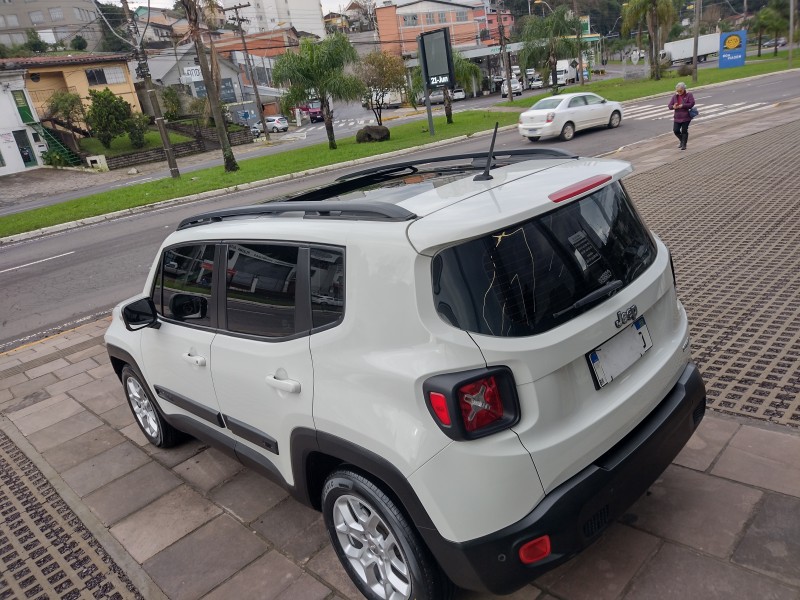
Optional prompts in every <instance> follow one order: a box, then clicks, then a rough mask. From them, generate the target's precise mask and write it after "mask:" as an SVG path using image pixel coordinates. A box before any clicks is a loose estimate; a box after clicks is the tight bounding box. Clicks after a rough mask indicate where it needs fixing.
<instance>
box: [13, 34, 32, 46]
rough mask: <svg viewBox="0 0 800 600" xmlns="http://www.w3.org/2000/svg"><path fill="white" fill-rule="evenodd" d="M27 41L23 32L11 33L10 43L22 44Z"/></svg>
mask: <svg viewBox="0 0 800 600" xmlns="http://www.w3.org/2000/svg"><path fill="white" fill-rule="evenodd" d="M27 41H28V40H27V39H26V38H25V34H24V33H12V34H11V44H12V45H17V46H21V45H22V44H24V43H25V42H27Z"/></svg>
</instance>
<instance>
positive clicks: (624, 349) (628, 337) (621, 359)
mask: <svg viewBox="0 0 800 600" xmlns="http://www.w3.org/2000/svg"><path fill="white" fill-rule="evenodd" d="M652 347H653V340H652V339H651V338H650V331H649V330H648V329H647V323H645V320H644V317H639V318H638V319H636V321H634V322H633V323H632V324H631V325H629V326H628V327H626V328H625V329H623V330H622V331H620V332H619V333H618V334H617V335H615V336H614V337H613V338H611V339H610V340H608V341H607V342H606V343H605V344H603V345H602V346H598V347H597V348H595V349H594V350H592V351H591V352H590V353H589V354H588V355H587V356H588V358H589V364H590V365H592V369H593V370H594V374H595V377H596V378H597V383H598V384H599V386H600V387H603V386H605V385H606V384H608V383H610V382H611V381H613V380H614V378H615V377H618V376H619V375H621V374H622V373H623V372H624V371H625V370H626V369H627V368H628V367H630V366H631V365H632V364H633V363H635V362H636V361H637V360H639V359H640V358H641V357H642V356H643V355H644V353H645V352H647V351H648V350H649V349H650V348H652Z"/></svg>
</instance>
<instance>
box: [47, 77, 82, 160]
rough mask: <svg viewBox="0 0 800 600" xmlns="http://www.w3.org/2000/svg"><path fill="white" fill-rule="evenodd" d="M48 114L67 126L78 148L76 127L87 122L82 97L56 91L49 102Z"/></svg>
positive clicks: (63, 91) (65, 91)
mask: <svg viewBox="0 0 800 600" xmlns="http://www.w3.org/2000/svg"><path fill="white" fill-rule="evenodd" d="M47 114H48V116H50V117H54V118H56V119H61V120H62V121H64V122H65V123H66V124H67V127H68V128H69V130H70V133H71V134H72V141H73V142H75V147H76V148H77V147H78V140H77V139H76V137H75V131H74V127H75V125H76V124H78V123H81V122H83V121H84V120H85V116H84V114H83V101H82V100H81V97H80V95H78V94H74V93H72V92H68V91H67V90H56V91H55V92H53V95H52V96H50V99H49V100H48V101H47Z"/></svg>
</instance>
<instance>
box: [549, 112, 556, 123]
mask: <svg viewBox="0 0 800 600" xmlns="http://www.w3.org/2000/svg"><path fill="white" fill-rule="evenodd" d="M555 118H556V113H554V112H551V113H547V122H548V123H552V122H553V119H555Z"/></svg>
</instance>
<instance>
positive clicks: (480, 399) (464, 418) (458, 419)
mask: <svg viewBox="0 0 800 600" xmlns="http://www.w3.org/2000/svg"><path fill="white" fill-rule="evenodd" d="M422 393H423V396H424V398H425V404H426V405H427V408H428V412H430V414H431V417H432V418H433V420H434V422H435V423H436V424H437V425H438V426H439V429H441V430H442V432H443V433H444V434H445V435H446V436H447V437H449V438H451V439H453V440H457V441H463V440H475V439H478V438H482V437H485V436H487V435H492V434H494V433H498V432H500V431H503V430H505V429H509V428H510V427H513V426H514V425H516V424H517V422H518V421H519V398H518V397H517V388H516V385H515V384H514V375H513V374H512V373H511V369H509V368H508V367H505V366H495V367H485V368H479V369H471V370H469V371H458V372H455V373H441V374H439V375H434V376H433V377H429V378H428V379H426V380H425V381H424V382H423V383H422Z"/></svg>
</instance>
